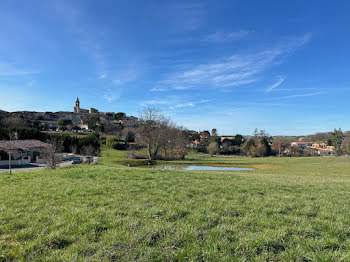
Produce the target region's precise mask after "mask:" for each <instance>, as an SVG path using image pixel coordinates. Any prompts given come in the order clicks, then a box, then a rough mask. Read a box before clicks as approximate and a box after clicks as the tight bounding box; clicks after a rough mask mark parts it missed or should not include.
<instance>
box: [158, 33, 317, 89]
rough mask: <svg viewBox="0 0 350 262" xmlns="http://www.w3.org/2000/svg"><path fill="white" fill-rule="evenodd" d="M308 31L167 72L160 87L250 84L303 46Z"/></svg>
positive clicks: (307, 39) (185, 87)
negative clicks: (264, 46)
mask: <svg viewBox="0 0 350 262" xmlns="http://www.w3.org/2000/svg"><path fill="white" fill-rule="evenodd" d="M310 39H311V35H310V34H306V35H304V36H302V37H299V38H294V39H288V40H286V41H285V42H283V43H280V44H279V45H277V46H276V47H274V48H270V49H265V50H263V51H259V52H254V53H241V54H235V55H232V56H228V57H223V58H221V59H220V60H218V61H215V62H208V63H206V64H199V65H195V64H194V65H192V67H191V68H188V69H187V70H183V71H178V72H175V73H173V74H170V75H168V77H167V78H166V79H164V80H162V81H160V82H159V86H160V87H161V88H162V87H163V86H164V87H169V88H172V89H177V90H184V89H194V88H203V87H204V88H223V89H225V88H231V87H236V86H242V85H247V84H251V83H254V82H256V81H257V80H258V75H259V74H260V73H262V72H263V71H265V70H266V69H268V68H269V67H271V66H273V65H277V64H279V63H281V62H282V61H283V60H284V58H285V57H286V56H288V55H289V54H291V53H292V52H294V51H295V50H296V49H298V48H300V47H301V46H303V45H305V44H306V43H307V42H308V41H309V40H310Z"/></svg>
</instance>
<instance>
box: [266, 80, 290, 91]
mask: <svg viewBox="0 0 350 262" xmlns="http://www.w3.org/2000/svg"><path fill="white" fill-rule="evenodd" d="M284 80H286V77H283V76H280V77H279V78H278V80H277V82H276V83H274V84H273V85H272V86H270V87H268V88H267V89H266V90H265V92H267V93H269V92H271V91H272V90H274V89H275V88H277V87H279V86H280V85H281V84H282V83H283V82H284Z"/></svg>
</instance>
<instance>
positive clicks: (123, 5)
mask: <svg viewBox="0 0 350 262" xmlns="http://www.w3.org/2000/svg"><path fill="white" fill-rule="evenodd" d="M349 10H350V2H349V1H319V0H318V1H280V0H278V1H277V0H276V1H258V0H256V1H249V0H244V1H243V0H242V1H234V0H229V1H205V0H204V1H191V0H187V1H153V0H147V1H112V0H111V1H107V0H105V1H103V0H102V1H92V0H84V1H83V0H81V1H79V0H77V1H54V0H53V1H46V0H45V1H44V0H38V1H16V0H2V1H1V2H0V33H1V34H0V109H2V110H8V111H17V110H37V111H60V110H68V111H72V110H73V106H74V101H75V98H76V96H79V98H80V101H81V107H83V108H89V107H94V108H98V109H99V110H100V111H114V112H119V111H122V112H126V113H127V114H128V115H136V116H137V115H138V112H139V111H140V110H141V109H142V108H143V107H145V106H155V107H157V108H159V109H161V110H162V111H163V112H164V113H165V114H166V115H168V116H170V117H171V118H172V119H173V120H175V121H176V122H177V123H178V124H181V125H184V126H185V127H187V128H189V129H194V130H202V129H212V128H217V129H218V131H219V133H220V134H222V135H225V134H235V133H242V134H251V133H252V132H253V130H254V129H255V128H256V127H257V128H259V129H265V130H267V131H268V132H269V133H270V134H273V135H280V134H282V135H301V134H309V133H313V132H320V131H330V130H332V129H334V128H335V127H337V128H338V127H341V128H342V129H344V130H348V129H350V121H349V118H350V117H349V116H350V107H349V106H348V104H349V102H348V101H349V98H350V92H348V90H349V87H350V86H349V85H350V59H349V58H350V51H349V47H350V33H349V24H350V16H349V15H348V14H349Z"/></svg>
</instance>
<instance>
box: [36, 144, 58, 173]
mask: <svg viewBox="0 0 350 262" xmlns="http://www.w3.org/2000/svg"><path fill="white" fill-rule="evenodd" d="M62 149H63V145H62V142H60V141H52V142H51V144H50V145H49V146H48V147H46V148H44V149H43V150H42V151H41V156H42V158H43V159H44V160H45V162H46V165H47V167H48V168H51V169H55V168H56V167H57V166H58V164H59V163H60V156H59V155H58V152H61V151H62Z"/></svg>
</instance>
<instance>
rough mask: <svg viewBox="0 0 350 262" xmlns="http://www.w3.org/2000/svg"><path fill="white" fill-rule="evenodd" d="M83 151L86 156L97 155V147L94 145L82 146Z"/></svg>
mask: <svg viewBox="0 0 350 262" xmlns="http://www.w3.org/2000/svg"><path fill="white" fill-rule="evenodd" d="M81 151H82V153H83V154H84V155H86V156H94V155H96V149H95V147H94V146H93V145H87V146H84V147H83V148H82V150H81Z"/></svg>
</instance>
